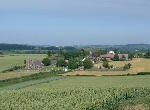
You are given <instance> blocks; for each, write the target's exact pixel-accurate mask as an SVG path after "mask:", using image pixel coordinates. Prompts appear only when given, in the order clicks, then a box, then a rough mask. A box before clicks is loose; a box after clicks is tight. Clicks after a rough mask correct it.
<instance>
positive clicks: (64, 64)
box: [56, 59, 67, 67]
mask: <svg viewBox="0 0 150 110" xmlns="http://www.w3.org/2000/svg"><path fill="white" fill-rule="evenodd" d="M56 65H57V67H66V66H67V63H66V62H65V61H64V59H57V64H56Z"/></svg>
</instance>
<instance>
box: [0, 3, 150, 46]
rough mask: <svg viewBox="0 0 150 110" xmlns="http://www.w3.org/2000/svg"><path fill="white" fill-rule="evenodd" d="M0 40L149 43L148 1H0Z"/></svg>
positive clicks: (20, 41) (36, 42) (51, 43)
mask: <svg viewBox="0 0 150 110" xmlns="http://www.w3.org/2000/svg"><path fill="white" fill-rule="evenodd" d="M0 39H1V40H0V43H18V44H34V45H92V44H131V43H150V0H0Z"/></svg>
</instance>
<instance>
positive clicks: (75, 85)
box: [0, 76, 150, 110]
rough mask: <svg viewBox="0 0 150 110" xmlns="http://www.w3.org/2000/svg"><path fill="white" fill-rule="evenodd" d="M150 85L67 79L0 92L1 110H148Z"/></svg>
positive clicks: (148, 80) (118, 79) (139, 80)
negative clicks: (134, 108)
mask: <svg viewBox="0 0 150 110" xmlns="http://www.w3.org/2000/svg"><path fill="white" fill-rule="evenodd" d="M30 82H31V81H30ZM25 83H27V82H25ZM25 83H20V86H24V84H25ZM149 84H150V76H113V77H108V76H107V77H96V76H95V77H94V76H93V77H92V76H91V77H90V76H74V77H68V78H65V79H61V80H55V81H52V82H49V83H43V84H37V85H34V86H30V87H27V88H24V89H20V90H12V91H10V90H5V91H0V97H1V99H0V103H1V105H0V109H3V110H23V109H24V110H34V109H43V110H118V109H119V110H122V109H123V108H126V107H129V108H131V107H134V106H135V107H138V106H140V105H141V106H140V107H142V110H144V109H146V110H148V108H149V107H150V104H149V102H150V90H149V89H150V85H149Z"/></svg>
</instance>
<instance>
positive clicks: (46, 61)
mask: <svg viewBox="0 0 150 110" xmlns="http://www.w3.org/2000/svg"><path fill="white" fill-rule="evenodd" d="M42 63H43V64H44V66H49V65H50V64H51V62H50V59H49V58H44V59H43V61H42Z"/></svg>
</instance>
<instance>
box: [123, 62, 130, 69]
mask: <svg viewBox="0 0 150 110" xmlns="http://www.w3.org/2000/svg"><path fill="white" fill-rule="evenodd" d="M131 66H132V64H131V63H128V64H125V65H124V67H123V69H124V70H128V69H130V68H131Z"/></svg>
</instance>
